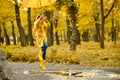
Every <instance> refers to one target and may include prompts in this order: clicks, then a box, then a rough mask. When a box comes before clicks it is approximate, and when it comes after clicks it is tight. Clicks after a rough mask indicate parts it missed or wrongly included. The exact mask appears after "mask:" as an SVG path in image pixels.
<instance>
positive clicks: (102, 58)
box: [0, 42, 120, 68]
mask: <svg viewBox="0 0 120 80" xmlns="http://www.w3.org/2000/svg"><path fill="white" fill-rule="evenodd" d="M0 49H2V50H3V51H4V52H5V56H6V58H7V60H8V61H14V62H35V61H38V57H37V54H38V52H39V50H40V49H39V48H38V47H30V46H27V47H21V46H19V45H17V46H14V45H10V46H5V45H2V46H0ZM47 62H49V63H54V64H56V63H59V64H78V65H81V66H90V67H97V68H120V43H117V44H114V43H111V42H106V43H105V49H100V48H99V43H94V42H83V43H82V45H77V48H76V51H71V50H69V45H68V44H67V43H64V44H61V45H54V46H51V47H49V48H48V49H47Z"/></svg>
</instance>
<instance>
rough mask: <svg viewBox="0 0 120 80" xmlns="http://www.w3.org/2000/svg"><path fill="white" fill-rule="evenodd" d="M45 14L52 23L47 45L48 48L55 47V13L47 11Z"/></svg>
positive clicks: (48, 30) (48, 32) (48, 31)
mask: <svg viewBox="0 0 120 80" xmlns="http://www.w3.org/2000/svg"><path fill="white" fill-rule="evenodd" d="M45 14H46V15H47V18H48V20H49V21H50V27H49V28H48V29H47V43H48V46H52V45H53V41H54V40H53V12H50V11H46V12H45Z"/></svg>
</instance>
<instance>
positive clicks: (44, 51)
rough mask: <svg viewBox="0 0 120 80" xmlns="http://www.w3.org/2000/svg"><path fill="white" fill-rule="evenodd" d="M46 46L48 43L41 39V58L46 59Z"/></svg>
mask: <svg viewBox="0 0 120 80" xmlns="http://www.w3.org/2000/svg"><path fill="white" fill-rule="evenodd" d="M47 47H48V44H47V43H46V42H45V41H43V46H42V47H41V48H42V52H43V60H45V59H46V49H47Z"/></svg>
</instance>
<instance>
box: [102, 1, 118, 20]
mask: <svg viewBox="0 0 120 80" xmlns="http://www.w3.org/2000/svg"><path fill="white" fill-rule="evenodd" d="M115 1H116V0H114V2H113V4H112V6H111V8H110V10H109V11H108V13H107V14H106V15H105V16H104V19H106V18H107V17H108V15H109V14H110V12H111V11H112V9H113V8H114V6H115Z"/></svg>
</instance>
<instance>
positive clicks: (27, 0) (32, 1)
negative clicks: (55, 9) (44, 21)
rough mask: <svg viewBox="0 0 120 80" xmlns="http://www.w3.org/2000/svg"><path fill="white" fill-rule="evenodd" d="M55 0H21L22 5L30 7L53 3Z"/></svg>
mask: <svg viewBox="0 0 120 80" xmlns="http://www.w3.org/2000/svg"><path fill="white" fill-rule="evenodd" d="M55 1H56V0H23V2H22V6H24V7H30V8H41V7H44V6H49V5H51V4H53V3H54V2H55Z"/></svg>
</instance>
